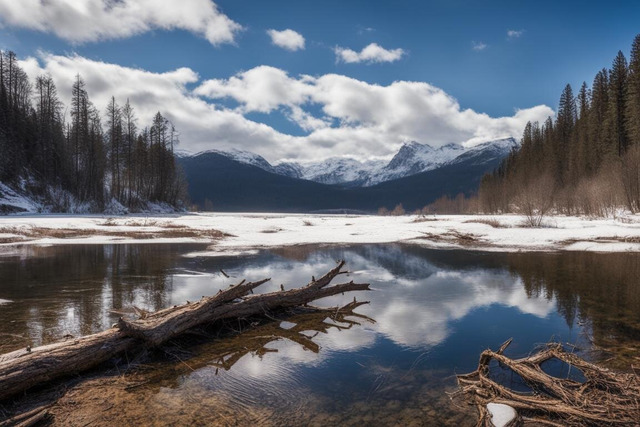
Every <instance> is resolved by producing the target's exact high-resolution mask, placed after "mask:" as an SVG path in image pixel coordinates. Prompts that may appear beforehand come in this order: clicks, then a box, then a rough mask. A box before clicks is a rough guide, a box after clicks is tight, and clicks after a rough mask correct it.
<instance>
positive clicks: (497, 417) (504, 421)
mask: <svg viewBox="0 0 640 427" xmlns="http://www.w3.org/2000/svg"><path fill="white" fill-rule="evenodd" d="M487 410H488V411H489V413H490V414H491V422H492V423H493V425H494V426H495V427H505V426H506V425H508V424H509V423H510V422H511V421H513V420H514V419H515V418H516V417H517V416H518V414H517V413H516V410H515V409H513V408H512V407H511V406H509V405H505V404H503V403H493V402H491V403H487Z"/></svg>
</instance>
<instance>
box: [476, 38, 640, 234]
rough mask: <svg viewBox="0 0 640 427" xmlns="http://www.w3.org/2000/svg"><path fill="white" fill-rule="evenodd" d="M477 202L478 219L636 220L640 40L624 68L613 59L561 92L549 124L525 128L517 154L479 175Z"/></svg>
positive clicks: (638, 208)
mask: <svg viewBox="0 0 640 427" xmlns="http://www.w3.org/2000/svg"><path fill="white" fill-rule="evenodd" d="M478 197H479V204H480V209H481V210H482V211H484V212H513V211H517V212H520V213H524V214H525V215H527V216H531V217H532V218H533V217H538V218H540V215H541V214H544V213H545V212H547V211H549V210H552V209H553V210H556V211H557V212H559V213H566V214H585V215H598V216H606V215H611V214H613V213H614V212H615V211H616V209H619V208H621V207H624V208H626V209H628V210H630V211H631V212H634V213H635V212H640V35H638V36H636V37H635V39H634V41H633V44H632V48H631V55H630V59H629V62H627V59H626V58H625V56H624V54H623V53H622V52H621V51H619V52H618V54H617V55H616V57H615V59H614V60H613V63H612V66H611V68H610V69H607V68H603V69H602V70H600V71H599V72H598V73H597V74H596V76H595V78H594V80H593V83H592V85H591V87H589V86H588V85H587V84H586V83H583V84H582V86H581V87H580V89H579V90H578V93H577V95H574V92H573V89H572V87H571V85H566V87H565V88H564V90H563V92H562V95H561V96H560V103H559V107H558V112H557V115H556V117H555V120H552V119H551V118H550V117H549V118H547V120H546V121H545V122H544V123H538V122H534V123H527V125H526V127H525V129H524V133H523V136H522V142H521V146H520V149H518V150H516V151H514V152H512V153H511V154H510V155H509V156H508V157H507V158H506V159H505V160H504V161H503V163H502V164H501V166H500V167H499V168H498V169H497V170H495V171H494V172H493V173H491V174H488V175H485V177H484V178H483V180H482V183H481V185H480V189H479V192H478ZM532 225H535V224H532Z"/></svg>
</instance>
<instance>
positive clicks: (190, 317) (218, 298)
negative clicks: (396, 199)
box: [0, 261, 369, 400]
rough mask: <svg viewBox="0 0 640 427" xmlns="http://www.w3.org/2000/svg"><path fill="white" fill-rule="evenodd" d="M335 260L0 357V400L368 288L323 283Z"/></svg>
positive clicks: (330, 274) (338, 271) (332, 274)
mask: <svg viewBox="0 0 640 427" xmlns="http://www.w3.org/2000/svg"><path fill="white" fill-rule="evenodd" d="M344 265H345V262H344V261H341V262H339V263H338V265H337V266H336V268H334V269H332V270H331V271H329V272H328V273H327V274H325V275H324V276H322V277H321V278H320V279H318V280H312V281H311V283H309V284H308V285H306V286H304V287H302V288H298V289H291V290H288V291H280V292H272V293H267V294H260V295H247V294H250V293H251V292H252V290H253V289H255V288H256V287H258V286H260V285H261V284H263V283H265V282H267V281H268V280H269V279H265V280H261V281H258V282H248V283H245V282H244V281H242V282H240V283H239V284H237V285H235V286H232V287H230V288H228V289H225V290H223V291H220V292H219V293H218V294H217V295H214V296H211V297H206V298H205V297H203V298H202V299H201V300H200V301H197V302H193V303H187V304H185V305H181V306H175V307H170V308H167V309H164V310H160V311H158V312H156V313H150V314H148V315H146V316H144V318H142V319H139V320H136V321H125V320H122V319H121V320H120V322H119V323H118V325H117V327H115V328H112V329H109V330H106V331H104V332H100V333H97V334H93V335H88V336H85V337H81V338H77V339H73V340H68V341H64V342H59V343H55V344H50V345H46V346H42V347H37V348H33V349H27V350H18V351H14V352H12V353H8V354H5V355H3V356H0V400H3V399H6V398H8V397H10V396H13V395H15V394H17V393H20V392H22V391H25V390H27V389H29V388H31V387H34V386H38V385H42V384H44V383H46V382H48V381H51V380H54V379H57V378H60V377H63V376H67V375H71V374H77V373H79V372H82V371H85V370H88V369H90V368H93V367H95V366H97V365H99V364H100V363H103V362H106V361H107V360H110V359H111V358H113V357H115V356H117V355H119V354H121V353H124V352H126V351H135V350H136V349H139V348H140V347H143V346H158V345H160V344H162V343H164V342H166V341H167V340H170V339H171V338H174V337H176V336H177V335H179V334H181V333H183V332H185V331H187V330H188V329H190V328H193V327H194V326H198V325H202V324H207V323H212V322H214V321H216V320H223V319H230V318H243V317H250V316H259V315H263V314H266V313H268V312H269V311H275V310H280V309H286V308H292V307H297V306H303V305H305V304H308V303H310V302H312V301H315V300H317V299H320V298H324V297H328V296H331V295H336V294H341V293H344V292H350V291H359V290H369V284H368V283H354V282H353V281H351V282H348V283H341V284H338V285H334V286H328V285H329V284H330V283H331V281H332V280H333V279H334V278H335V277H336V276H338V275H340V274H344V273H345V272H344V271H342V268H343V267H344Z"/></svg>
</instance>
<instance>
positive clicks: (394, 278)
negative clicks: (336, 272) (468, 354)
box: [185, 246, 555, 362]
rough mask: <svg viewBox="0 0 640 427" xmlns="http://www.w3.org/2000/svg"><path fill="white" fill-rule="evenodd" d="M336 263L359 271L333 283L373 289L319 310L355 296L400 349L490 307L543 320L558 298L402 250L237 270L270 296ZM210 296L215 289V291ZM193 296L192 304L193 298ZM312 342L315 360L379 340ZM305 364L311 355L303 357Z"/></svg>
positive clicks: (336, 300)
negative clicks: (361, 284) (260, 283)
mask: <svg viewBox="0 0 640 427" xmlns="http://www.w3.org/2000/svg"><path fill="white" fill-rule="evenodd" d="M339 258H343V259H346V260H347V261H348V265H347V267H348V268H349V270H350V271H354V272H355V273H352V274H351V275H350V277H346V276H338V278H336V283H338V282H340V281H349V280H352V279H353V280H355V281H357V282H370V283H372V286H373V288H374V289H375V290H374V291H373V292H369V293H357V294H351V295H345V296H340V295H338V296H334V297H330V298H325V299H324V300H322V301H320V302H318V303H317V304H318V305H321V306H329V305H341V304H345V303H347V302H349V301H351V300H352V299H353V296H354V295H355V296H356V297H357V298H358V299H359V300H369V301H371V304H370V305H367V306H363V307H361V308H359V309H358V311H359V312H360V313H362V314H365V315H368V316H371V317H372V318H374V319H375V320H376V321H377V322H378V323H377V324H376V325H373V326H371V329H373V330H374V331H375V332H377V333H379V334H382V335H383V336H385V337H387V338H388V339H390V340H392V341H393V342H395V343H396V344H399V345H404V346H410V347H424V348H428V347H431V346H433V345H437V344H439V343H441V342H443V341H444V340H445V339H446V338H447V337H448V336H449V334H450V324H451V322H453V321H455V320H459V319H462V318H464V317H465V316H466V315H467V314H469V313H470V312H472V311H473V310H475V309H477V308H481V307H488V306H490V305H493V304H499V305H503V306H507V307H513V308H517V309H518V310H519V311H520V312H522V313H526V314H532V315H534V316H538V317H546V316H547V315H548V314H549V313H551V312H552V311H553V310H554V307H555V301H554V300H548V299H545V298H541V297H528V296H527V294H526V292H525V290H524V287H523V286H522V282H521V281H520V279H518V278H517V277H514V276H512V275H511V274H509V273H508V272H506V271H504V270H497V269H491V270H490V269H481V268H475V269H470V270H448V269H446V268H445V267H438V266H435V265H433V264H432V263H430V262H429V261H428V260H427V259H425V258H423V257H420V256H416V255H412V254H409V253H407V252H406V251H404V250H403V248H402V247H400V246H368V247H364V248H358V249H331V250H325V251H318V252H315V253H313V254H312V255H310V256H309V257H308V259H307V260H306V261H305V262H302V263H301V262H296V261H291V260H287V259H282V258H276V259H275V260H274V259H270V260H268V261H265V262H264V263H263V264H259V263H258V262H259V261H258V260H255V259H254V260H253V261H254V263H253V264H252V265H248V266H246V267H244V268H239V269H237V270H236V271H235V274H236V275H237V277H242V278H246V279H247V280H259V279H262V278H265V277H271V278H272V281H271V282H269V283H267V284H265V285H263V287H261V288H262V289H260V292H272V291H276V290H278V289H279V288H280V284H281V283H282V284H284V287H285V289H291V288H293V287H298V286H303V285H305V284H306V283H308V282H309V280H310V279H311V277H312V276H314V275H319V274H322V273H324V272H326V271H328V270H330V269H331V268H333V267H334V266H335V260H336V259H339ZM256 261H257V262H256ZM194 280H195V281H196V282H199V280H200V279H198V278H190V279H189V281H190V282H191V281H194ZM193 286H195V289H198V290H199V292H197V293H196V294H197V295H200V296H201V295H206V294H207V292H204V291H205V290H207V291H208V293H209V294H210V293H211V291H212V285H211V279H208V281H207V288H206V289H204V287H203V286H197V285H194V284H193V283H192V284H191V285H190V287H193ZM213 290H215V291H217V289H215V287H214V288H213ZM186 293H188V292H185V294H186ZM198 297H199V296H198ZM191 298H192V299H195V297H194V296H192V297H191ZM185 299H188V298H187V297H185ZM315 340H316V341H317V342H318V343H319V344H320V345H321V346H322V347H323V349H324V354H323V352H321V355H320V356H317V357H320V358H323V357H324V356H325V355H326V353H328V352H331V351H332V350H336V351H338V350H351V351H354V350H356V349H359V348H363V347H366V346H369V345H371V344H372V343H373V342H374V341H375V335H374V334H372V333H371V332H370V329H368V328H367V329H365V328H363V327H356V328H353V329H351V330H348V331H337V330H332V331H331V332H330V333H329V334H328V335H326V336H318V337H316V339H315ZM293 347H297V346H293ZM291 351H292V353H290V357H291V360H292V361H297V360H298V359H297V356H296V354H297V353H296V352H298V351H303V350H301V349H296V348H294V349H292V350H291ZM281 356H282V357H284V356H283V354H281ZM308 360H309V357H308V355H306V354H305V355H304V357H301V359H300V361H306V362H308Z"/></svg>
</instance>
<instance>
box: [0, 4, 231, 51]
mask: <svg viewBox="0 0 640 427" xmlns="http://www.w3.org/2000/svg"><path fill="white" fill-rule="evenodd" d="M0 20H1V21H2V23H3V24H4V25H9V26H14V27H22V28H28V29H31V30H37V31H42V32H46V33H53V34H55V35H57V36H58V37H60V38H62V39H65V40H68V41H71V42H89V41H97V40H107V39H117V38H126V37H130V36H133V35H136V34H141V33H145V32H148V31H152V30H154V29H160V30H173V29H182V30H187V31H190V32H192V33H194V34H197V35H199V36H201V37H204V38H206V39H207V40H208V41H209V42H210V43H212V44H214V45H218V44H221V43H232V42H233V41H234V36H235V34H236V33H237V32H238V31H240V30H241V29H242V27H241V26H240V25H239V24H237V23H236V22H234V21H232V20H231V19H230V18H229V17H227V16H226V15H224V14H223V13H222V12H220V11H219V10H218V8H217V6H216V5H215V3H213V2H212V1H211V0H181V1H179V2H176V1H171V0H161V1H158V0H119V1H113V0H55V1H42V0H19V1H16V0H0Z"/></svg>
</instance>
